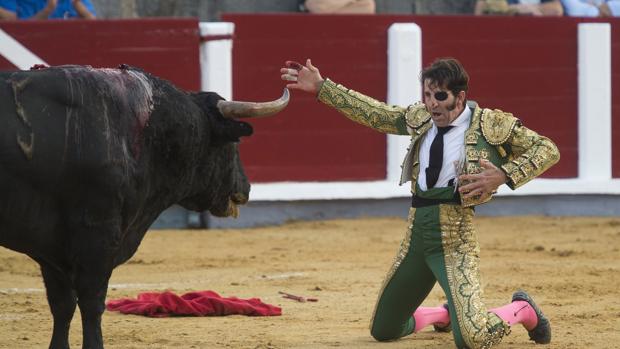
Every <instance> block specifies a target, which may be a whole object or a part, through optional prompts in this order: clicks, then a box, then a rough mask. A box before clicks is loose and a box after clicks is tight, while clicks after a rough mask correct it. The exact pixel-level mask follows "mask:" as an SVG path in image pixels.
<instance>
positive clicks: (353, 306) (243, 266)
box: [0, 217, 620, 349]
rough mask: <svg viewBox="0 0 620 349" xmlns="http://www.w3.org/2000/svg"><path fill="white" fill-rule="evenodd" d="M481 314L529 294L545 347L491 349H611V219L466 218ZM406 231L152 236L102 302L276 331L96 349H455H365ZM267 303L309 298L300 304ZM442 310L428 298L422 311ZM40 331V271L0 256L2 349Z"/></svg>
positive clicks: (618, 247)
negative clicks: (190, 311) (276, 310)
mask: <svg viewBox="0 0 620 349" xmlns="http://www.w3.org/2000/svg"><path fill="white" fill-rule="evenodd" d="M477 223H478V236H479V239H480V243H481V249H482V254H481V269H482V275H483V283H484V290H485V301H486V304H487V305H488V306H489V307H495V306H499V305H502V304H504V303H506V302H507V301H509V299H510V297H511V295H512V293H513V291H514V290H516V289H519V288H522V289H526V290H527V291H529V292H530V294H531V295H532V296H533V297H534V298H535V299H536V301H537V302H538V304H539V305H540V306H541V307H542V309H543V311H544V312H545V313H546V314H547V315H548V317H549V318H550V320H551V324H552V328H553V340H552V343H551V344H550V345H547V346H539V345H538V346H535V345H534V344H533V342H530V341H528V338H527V333H526V331H525V330H524V329H523V328H522V327H520V326H515V327H514V328H513V330H512V333H511V334H510V335H509V336H508V337H506V338H505V339H504V341H503V342H502V344H501V345H500V346H498V348H512V349H516V348H534V347H536V348H566V349H568V348H571V349H573V348H620V299H619V298H620V291H619V289H620V219H618V218H611V217H609V218H575V217H503V218H478V219H477ZM404 228H405V222H404V221H403V220H402V219H400V218H382V219H356V220H330V221H317V222H291V223H289V224H285V225H282V226H276V227H263V228H254V229H243V230H154V231H150V232H149V233H148V234H147V236H146V238H145V239H144V241H143V243H142V245H141V246H140V249H139V250H138V252H137V253H136V255H135V256H134V257H133V258H132V259H131V260H130V261H129V262H128V263H126V264H124V265H122V266H120V267H118V268H117V269H116V270H115V272H114V274H113V276H112V278H111V280H110V287H109V291H108V299H117V298H123V297H135V296H136V295H137V294H138V293H140V292H144V291H163V290H171V291H173V292H175V293H178V294H182V293H185V292H188V291H201V290H213V291H216V292H218V293H219V294H221V295H222V296H237V297H240V298H252V297H258V298H260V299H261V300H262V301H264V302H266V303H269V304H274V305H278V306H280V307H282V312H283V314H282V316H275V317H247V316H238V315H235V316H227V317H174V318H147V317H142V316H136V315H123V314H120V313H116V312H107V311H106V312H105V313H104V316H103V333H104V341H105V343H106V348H178V349H180V348H252V349H259V348H263V349H267V348H270V349H273V348H390V349H396V348H429V349H430V348H434V349H439V348H453V339H452V335H451V334H446V333H435V332H433V331H432V329H431V328H428V329H425V330H423V331H422V332H420V333H418V334H415V335H412V336H408V337H405V338H403V339H401V340H398V341H395V342H390V343H378V342H375V341H374V340H373V339H372V338H371V337H370V335H369V331H368V325H369V319H370V316H371V314H372V311H373V307H374V305H375V301H376V296H377V292H378V290H379V287H380V286H381V282H382V279H383V277H384V275H385V273H386V271H387V270H388V269H389V267H390V266H391V263H392V260H393V258H394V255H395V254H396V252H397V250H398V248H399V244H400V240H401V238H402V237H403V235H404V231H405V230H404ZM278 291H285V292H288V293H292V294H296V295H300V296H305V297H315V298H318V302H305V303H300V302H296V301H293V300H289V299H284V298H282V296H281V295H279V294H278ZM443 302H445V300H444V298H443V294H442V292H441V290H440V289H439V288H438V287H435V289H434V290H433V291H432V293H431V294H430V296H429V298H428V299H427V300H426V301H425V303H424V305H426V306H436V305H440V304H442V303H443ZM51 328H52V321H51V315H50V313H49V308H48V306H47V302H46V299H45V292H44V289H43V283H42V280H41V277H40V275H39V270H38V266H37V265H36V263H34V262H33V261H32V260H30V259H29V258H28V257H26V256H24V255H21V254H17V253H15V252H12V251H9V250H7V249H3V248H0V348H47V345H48V343H49V338H50V335H51ZM81 332H82V331H81V324H80V316H79V312H76V315H75V317H74V319H73V323H72V328H71V345H72V347H74V348H80V347H81V337H82V334H81Z"/></svg>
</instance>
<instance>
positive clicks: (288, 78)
mask: <svg viewBox="0 0 620 349" xmlns="http://www.w3.org/2000/svg"><path fill="white" fill-rule="evenodd" d="M281 78H282V80H284V81H297V76H295V75H291V74H282V75H281Z"/></svg>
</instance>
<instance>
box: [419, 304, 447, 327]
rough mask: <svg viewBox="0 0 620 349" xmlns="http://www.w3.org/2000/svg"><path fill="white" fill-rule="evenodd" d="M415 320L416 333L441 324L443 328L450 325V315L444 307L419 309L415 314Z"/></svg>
mask: <svg viewBox="0 0 620 349" xmlns="http://www.w3.org/2000/svg"><path fill="white" fill-rule="evenodd" d="M413 318H414V320H415V329H414V330H413V331H414V332H419V331H420V330H421V329H423V328H424V327H426V326H428V325H432V324H439V325H441V326H445V325H448V324H449V323H450V315H449V314H448V310H447V309H446V308H444V307H418V309H416V311H415V313H413Z"/></svg>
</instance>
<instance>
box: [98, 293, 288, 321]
mask: <svg viewBox="0 0 620 349" xmlns="http://www.w3.org/2000/svg"><path fill="white" fill-rule="evenodd" d="M107 309H108V310H110V311H120V312H121V313H123V314H136V315H145V316H150V317H166V316H223V315H249V316H277V315H282V309H281V308H280V307H276V306H274V305H270V304H266V303H263V302H261V300H260V299H258V298H250V299H239V298H237V297H229V298H225V297H221V296H220V295H219V294H217V293H215V292H213V291H199V292H189V293H186V294H184V295H182V296H178V295H176V294H174V293H172V292H168V291H166V292H145V293H140V294H139V295H138V298H137V299H129V298H124V299H117V300H110V301H108V304H107Z"/></svg>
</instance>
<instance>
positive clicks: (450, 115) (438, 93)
mask: <svg viewBox="0 0 620 349" xmlns="http://www.w3.org/2000/svg"><path fill="white" fill-rule="evenodd" d="M444 97H445V99H443V100H442V98H444ZM464 101H465V91H461V92H459V94H457V95H456V96H455V95H454V94H453V93H452V91H449V90H448V89H446V88H443V87H439V86H437V84H435V83H432V82H431V81H430V80H428V79H426V80H424V105H425V106H426V110H428V112H429V113H431V118H432V119H433V122H434V123H435V125H437V126H438V127H445V126H448V125H450V123H451V122H452V121H454V120H455V119H456V118H457V117H458V116H459V115H460V114H461V113H462V112H463V108H464V104H463V102H464Z"/></svg>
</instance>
